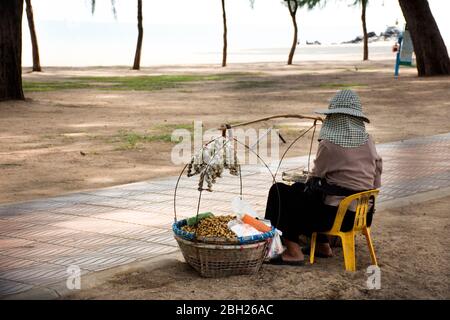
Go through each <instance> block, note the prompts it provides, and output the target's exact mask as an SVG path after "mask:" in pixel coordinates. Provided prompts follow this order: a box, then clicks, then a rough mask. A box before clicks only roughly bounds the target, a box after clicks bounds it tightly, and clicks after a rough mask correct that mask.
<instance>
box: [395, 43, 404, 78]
mask: <svg viewBox="0 0 450 320" xmlns="http://www.w3.org/2000/svg"><path fill="white" fill-rule="evenodd" d="M402 40H403V35H400V36H399V37H398V41H397V42H398V51H397V59H396V61H395V72H394V76H395V79H398V73H399V69H400V51H401V50H402Z"/></svg>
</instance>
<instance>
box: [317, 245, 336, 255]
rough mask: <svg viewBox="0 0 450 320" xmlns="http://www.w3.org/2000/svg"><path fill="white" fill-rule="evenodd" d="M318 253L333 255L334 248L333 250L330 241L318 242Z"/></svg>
mask: <svg viewBox="0 0 450 320" xmlns="http://www.w3.org/2000/svg"><path fill="white" fill-rule="evenodd" d="M317 253H319V254H320V255H322V256H324V257H332V256H333V250H331V247H330V244H329V243H317Z"/></svg>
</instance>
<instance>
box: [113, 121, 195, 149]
mask: <svg viewBox="0 0 450 320" xmlns="http://www.w3.org/2000/svg"><path fill="white" fill-rule="evenodd" d="M176 129H186V130H189V131H191V132H192V131H193V130H194V124H193V123H181V124H174V123H171V124H162V125H157V126H154V127H152V128H150V130H149V131H150V132H145V133H139V132H135V131H130V130H119V133H118V135H116V137H115V139H114V140H113V141H112V142H120V143H121V145H120V146H119V147H118V148H117V150H130V149H136V148H138V147H139V145H141V144H142V143H148V142H166V143H178V142H179V141H172V132H173V131H174V130H176Z"/></svg>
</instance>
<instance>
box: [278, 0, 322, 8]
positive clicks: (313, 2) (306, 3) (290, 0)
mask: <svg viewBox="0 0 450 320" xmlns="http://www.w3.org/2000/svg"><path fill="white" fill-rule="evenodd" d="M283 2H284V4H285V5H286V6H288V5H291V6H292V5H294V4H295V3H297V6H298V8H303V7H307V8H308V9H310V10H311V9H313V8H315V7H316V6H317V5H319V4H320V3H321V2H322V4H325V2H326V0H283Z"/></svg>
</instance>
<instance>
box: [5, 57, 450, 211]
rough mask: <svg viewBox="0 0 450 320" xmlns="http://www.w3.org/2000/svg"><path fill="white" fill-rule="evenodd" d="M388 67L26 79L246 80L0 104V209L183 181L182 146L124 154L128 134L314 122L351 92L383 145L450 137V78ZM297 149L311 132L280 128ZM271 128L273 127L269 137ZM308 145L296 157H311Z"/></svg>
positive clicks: (82, 92) (32, 97)
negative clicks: (302, 134)
mask: <svg viewBox="0 0 450 320" xmlns="http://www.w3.org/2000/svg"><path fill="white" fill-rule="evenodd" d="M392 68H393V63H392V62H391V61H389V62H380V61H378V62H367V63H361V62H354V63H352V62H318V63H313V62H308V63H303V64H297V65H293V66H286V65H284V64H281V63H279V64H278V63H261V64H235V65H230V66H229V67H227V68H219V67H217V66H208V65H205V66H195V67H192V66H176V67H169V66H167V67H154V68H144V69H143V70H141V71H139V72H135V71H131V70H128V69H127V68H119V67H117V68H113V67H111V68H46V69H45V72H43V73H29V72H28V70H25V71H24V79H25V80H27V81H49V80H64V79H67V78H68V77H76V76H121V75H157V74H173V75H179V74H205V75H210V74H225V73H237V74H236V75H235V76H234V77H233V78H232V79H228V80H223V81H207V82H190V83H185V84H183V85H182V86H179V87H176V88H171V89H164V90H158V91H119V90H114V91H107V90H97V89H71V90H56V91H48V92H28V93H26V96H27V99H26V101H23V102H2V103H0V144H1V147H2V148H1V150H0V175H1V176H2V179H0V203H6V202H15V201H22V200H28V199H33V198H38V197H43V196H51V195H57V194H61V193H66V192H71V191H77V190H86V189H93V188H99V187H106V186H111V185H117V184H123V183H129V182H134V181H140V180H145V179H149V178H152V177H162V176H167V175H175V174H177V173H179V171H180V166H174V165H173V164H172V163H171V160H170V151H171V150H172V147H173V144H172V143H170V142H144V143H140V144H138V145H137V146H136V148H132V149H127V148H123V147H122V143H123V142H121V141H120V139H119V140H118V138H117V137H118V135H119V133H120V132H121V130H129V131H134V132H138V133H144V132H146V131H148V130H150V131H151V130H152V128H154V127H157V126H161V125H167V126H173V125H176V124H182V125H186V124H189V123H192V121H194V120H201V121H203V122H204V126H205V128H214V127H217V126H218V125H219V124H221V123H223V122H239V121H246V120H251V119H254V118H258V117H263V116H269V115H273V114H283V113H300V114H312V112H313V110H315V109H323V108H326V107H327V101H328V100H329V99H330V98H331V97H332V95H333V94H334V93H335V92H336V90H337V89H339V87H341V86H342V85H345V84H346V85H350V86H353V87H354V89H355V90H356V91H357V92H358V93H359V94H360V96H361V99H362V101H363V105H364V109H365V112H366V113H367V114H368V115H369V117H370V118H371V119H372V123H371V124H370V125H369V126H368V130H369V131H370V132H371V133H372V134H373V135H374V137H375V140H376V142H386V141H394V140H399V139H406V138H410V137H416V136H426V135H432V134H438V133H444V132H448V131H450V121H449V120H450V90H449V89H450V78H449V77H436V78H428V79H419V78H417V76H416V70H415V69H411V68H402V70H401V77H400V79H399V80H394V78H393V76H392V72H393V70H392ZM275 124H277V125H279V126H280V127H281V132H282V133H283V130H284V135H285V136H286V137H287V140H288V141H292V139H293V138H294V137H295V134H298V132H299V130H300V129H303V128H304V126H305V122H290V123H289V124H286V123H285V122H277V123H275ZM268 126H269V124H267V125H266V127H268ZM306 141H307V140H304V141H302V142H301V143H298V144H297V145H296V148H294V150H292V152H291V153H289V154H288V155H291V156H298V155H303V154H306V153H307V149H308V143H307V142H306Z"/></svg>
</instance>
